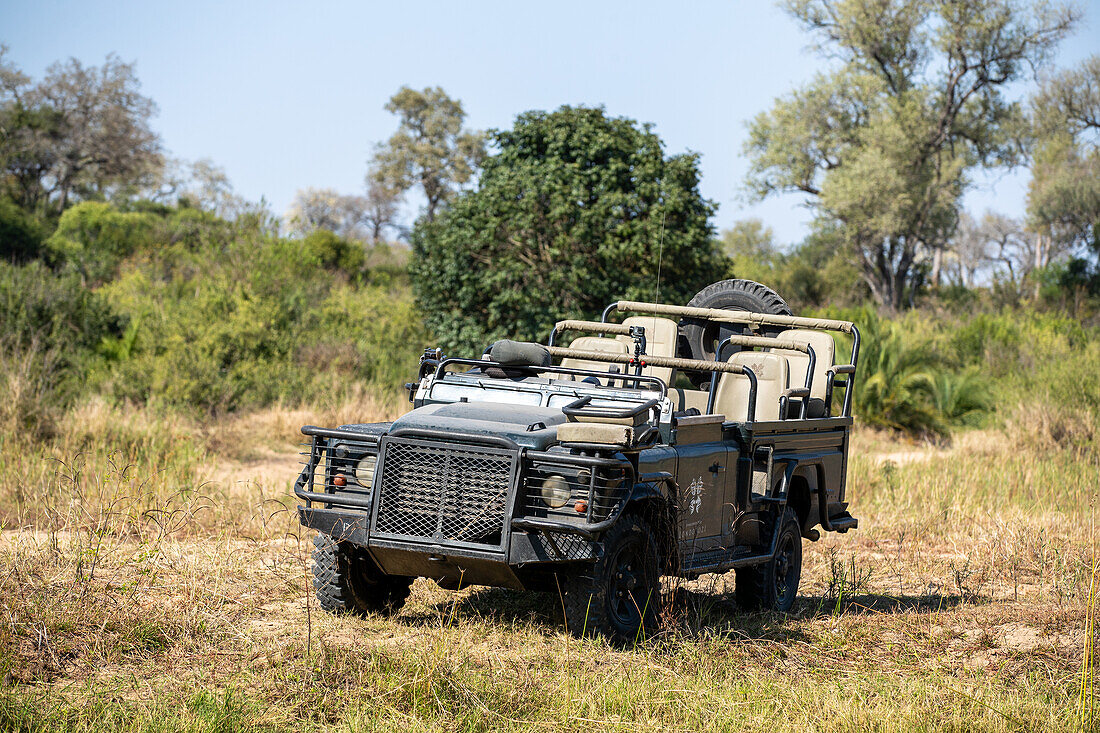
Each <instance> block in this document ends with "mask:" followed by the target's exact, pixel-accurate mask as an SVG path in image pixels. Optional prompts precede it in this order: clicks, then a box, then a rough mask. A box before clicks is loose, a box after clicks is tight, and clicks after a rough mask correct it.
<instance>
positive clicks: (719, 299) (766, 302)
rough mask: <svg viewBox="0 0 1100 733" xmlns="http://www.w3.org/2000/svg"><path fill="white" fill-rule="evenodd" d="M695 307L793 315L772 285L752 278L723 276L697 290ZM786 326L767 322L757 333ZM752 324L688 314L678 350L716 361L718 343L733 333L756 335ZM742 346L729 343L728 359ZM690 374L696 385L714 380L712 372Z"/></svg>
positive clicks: (692, 302)
mask: <svg viewBox="0 0 1100 733" xmlns="http://www.w3.org/2000/svg"><path fill="white" fill-rule="evenodd" d="M688 306H689V307H691V308H723V309H725V310H742V311H753V312H755V313H768V314H771V315H774V316H789V315H792V313H791V309H790V306H788V305H787V303H786V301H784V300H783V298H781V297H779V294H778V293H776V292H775V291H774V290H772V289H771V288H769V287H767V286H766V285H761V284H760V283H758V282H754V281H752V280H738V279H732V280H720V281H719V282H716V283H712V284H711V285H708V286H707V287H705V288H703V289H702V290H700V291H699V292H698V293H696V294H695V297H693V298H692V299H691V300H690V301H689V302H688ZM782 330H783V329H782V328H781V327H776V326H764V327H762V328H761V329H760V330H759V331H758V332H757V333H759V334H761V335H765V336H774V335H775V334H777V333H779V332H780V331H782ZM752 334H753V330H752V329H751V328H750V327H749V325H748V324H740V323H715V322H713V321H703V320H699V319H697V318H684V319H683V320H681V321H680V339H679V345H678V347H677V351H678V352H679V354H680V356H682V357H684V358H687V359H702V360H704V361H714V359H715V351H716V350H717V348H718V345H719V344H720V343H722V341H723V340H725V339H726V338H727V337H729V336H733V335H744V336H748V335H752ZM739 350H740V348H739V347H737V346H732V345H731V346H728V347H727V348H726V349H725V350H724V351H723V354H722V358H723V359H728V358H729V357H730V356H731V355H732V354H735V353H737V352H738V351H739ZM687 377H688V378H689V379H690V380H691V381H692V382H693V383H694V384H695V385H696V386H703V385H705V384H707V383H709V382H710V374H709V373H704V372H690V373H688V374H687Z"/></svg>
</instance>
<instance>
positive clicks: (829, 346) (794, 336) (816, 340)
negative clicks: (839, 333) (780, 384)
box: [770, 328, 836, 400]
mask: <svg viewBox="0 0 1100 733" xmlns="http://www.w3.org/2000/svg"><path fill="white" fill-rule="evenodd" d="M778 338H781V339H787V340H789V341H797V342H799V343H804V344H808V345H809V346H810V348H812V349H813V350H814V358H815V359H816V363H815V364H814V374H813V380H812V381H811V382H810V396H811V397H814V398H816V399H819V400H823V399H825V388H826V386H827V384H826V383H827V382H828V375H827V374H826V372H828V371H829V368H830V367H832V366H833V363H834V362H833V359H834V358H835V356H836V342H835V341H833V337H832V336H831V335H830V334H829V332H828V331H815V330H812V329H808V328H793V329H791V330H789V331H783V332H782V333H781V334H779V336H778ZM770 352H771V353H773V354H780V355H782V356H784V357H786V359H787V364H788V365H789V375H790V377H789V378H790V382H789V384H788V385H787V386H788V387H805V386H806V370H807V369H808V368H809V366H810V356H809V354H806V353H803V352H801V351H789V350H787V349H771V350H770Z"/></svg>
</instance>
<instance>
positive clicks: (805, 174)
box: [746, 0, 1077, 309]
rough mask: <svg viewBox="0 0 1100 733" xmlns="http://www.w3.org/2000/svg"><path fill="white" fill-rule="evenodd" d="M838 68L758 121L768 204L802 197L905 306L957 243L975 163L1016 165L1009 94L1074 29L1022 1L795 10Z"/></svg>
mask: <svg viewBox="0 0 1100 733" xmlns="http://www.w3.org/2000/svg"><path fill="white" fill-rule="evenodd" d="M785 5H786V7H787V10H788V11H789V12H790V13H791V15H793V16H794V17H795V19H796V20H798V21H799V22H800V23H801V24H802V25H803V26H804V27H805V28H806V29H807V30H810V31H812V32H814V33H815V34H816V35H817V37H818V38H819V39H820V45H819V50H820V51H821V52H822V54H823V55H825V56H826V57H831V58H833V59H835V60H836V61H837V62H839V63H838V65H836V66H835V67H834V68H833V70H831V71H828V72H824V73H821V74H819V75H818V76H817V78H816V79H814V81H812V82H811V83H810V84H809V85H807V86H806V87H804V88H802V89H799V90H797V91H795V92H794V93H792V94H789V95H787V96H785V97H781V98H779V99H778V100H776V103H775V105H774V106H773V107H772V109H771V110H769V111H767V112H764V113H761V114H760V115H759V116H757V117H756V119H755V120H754V121H753V123H752V126H751V130H750V137H749V140H748V142H747V143H746V152H747V154H748V155H749V157H750V159H751V164H752V167H751V170H750V174H749V187H750V189H751V190H752V191H753V192H754V193H755V194H756V195H758V196H760V197H764V196H768V195H770V194H772V193H776V192H801V193H804V194H807V195H809V196H810V197H811V200H812V202H813V204H814V206H815V208H816V210H817V213H818V216H819V217H820V218H821V219H824V220H826V221H828V222H833V223H835V224H837V225H838V226H839V229H840V231H841V232H842V234H843V238H844V240H845V241H846V242H847V243H848V244H849V245H850V246H851V247H852V250H853V252H854V254H855V256H856V258H857V262H858V263H859V267H860V270H861V272H862V275H863V278H864V280H865V281H866V283H867V285H868V286H869V287H870V289H871V291H872V293H873V294H874V296H875V297H876V299H878V300H879V301H880V302H881V303H883V304H885V305H886V306H888V307H891V308H894V309H897V308H900V307H901V306H902V305H903V304H904V303H905V302H906V300H907V299H909V298H911V296H912V294H913V291H914V289H915V286H916V285H918V284H919V282H920V279H921V277H922V275H923V270H924V268H925V267H926V265H927V260H928V259H929V257H930V255H931V254H932V253H934V252H935V251H936V250H938V249H940V248H942V247H943V246H944V245H945V244H946V242H947V240H948V238H949V237H950V235H951V234H952V232H953V230H954V228H955V225H956V222H957V218H958V211H959V207H960V199H961V196H962V194H963V192H964V190H965V187H966V185H967V181H968V179H967V173H968V171H969V170H971V169H972V168H974V167H976V166H990V165H1002V164H1010V163H1014V162H1015V161H1016V157H1017V152H1018V146H1017V145H1016V140H1017V134H1016V133H1017V132H1019V131H1020V129H1021V126H1022V119H1023V115H1022V112H1021V109H1020V105H1019V103H1018V102H1016V101H1013V100H1011V99H1009V98H1008V97H1006V95H1005V91H1004V90H1005V86H1006V85H1007V84H1009V83H1010V82H1012V81H1014V80H1016V79H1019V78H1020V76H1021V74H1022V73H1023V72H1024V70H1025V69H1027V68H1029V67H1030V66H1031V65H1033V64H1037V63H1040V62H1042V61H1044V60H1045V59H1046V58H1047V56H1048V55H1049V54H1050V52H1051V51H1052V49H1053V48H1054V47H1055V45H1056V44H1057V43H1058V41H1059V40H1060V39H1061V38H1062V37H1063V36H1064V35H1065V34H1066V33H1067V32H1068V31H1069V30H1070V29H1071V28H1072V27H1073V25H1074V23H1075V22H1076V18H1077V15H1076V13H1075V12H1074V11H1072V10H1070V9H1069V8H1067V7H1065V6H1060V5H1055V6H1051V5H1048V4H1046V3H1029V4H1026V5H1025V4H1020V3H1018V2H1015V1H1014V0H963V1H962V2H947V1H946V0H900V1H899V2H881V1H880V0H788V2H786V3H785Z"/></svg>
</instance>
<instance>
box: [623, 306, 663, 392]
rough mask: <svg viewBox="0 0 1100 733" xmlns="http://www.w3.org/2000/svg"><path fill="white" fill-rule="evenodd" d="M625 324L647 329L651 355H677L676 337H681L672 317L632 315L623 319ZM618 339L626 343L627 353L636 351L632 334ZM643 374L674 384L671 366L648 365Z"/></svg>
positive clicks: (648, 351)
mask: <svg viewBox="0 0 1100 733" xmlns="http://www.w3.org/2000/svg"><path fill="white" fill-rule="evenodd" d="M623 325H624V326H641V327H642V328H644V329H645V353H646V354H648V355H649V356H669V357H673V356H676V339H677V338H678V337H679V328H678V326H677V325H676V321H674V320H672V319H671V318H660V317H658V316H631V317H630V318H626V319H624V320H623ZM615 338H616V339H617V340H618V341H621V342H622V343H624V344H626V347H627V353H629V354H633V353H634V339H632V338H631V337H630V336H616V337H615ZM642 374H644V375H645V376H647V377H657V378H658V379H661V380H663V381H664V383H665V384H672V369H671V368H669V367H652V366H647V367H645V368H644V369H642Z"/></svg>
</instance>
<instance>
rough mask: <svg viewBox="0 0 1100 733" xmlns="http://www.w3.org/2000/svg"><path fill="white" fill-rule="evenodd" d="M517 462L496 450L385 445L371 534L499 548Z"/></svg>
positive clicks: (403, 442) (402, 441)
mask: <svg viewBox="0 0 1100 733" xmlns="http://www.w3.org/2000/svg"><path fill="white" fill-rule="evenodd" d="M517 460H518V453H517V452H515V451H508V450H503V449H498V448H483V447H480V446H467V445H455V444H449V443H442V442H438V441H430V440H415V439H409V438H389V439H386V440H385V441H384V442H383V447H382V458H381V462H382V463H381V468H380V470H379V478H378V481H377V483H378V491H379V495H378V513H377V516H376V520H375V526H374V529H373V530H372V534H381V535H389V536H391V537H408V538H417V539H428V540H432V541H434V542H437V543H448V542H450V543H468V544H475V545H483V546H484V545H488V546H495V547H499V546H501V545H502V543H503V531H504V523H505V520H506V518H507V517H506V514H507V507H508V495H509V490H510V489H511V487H512V483H513V481H514V477H515V472H516V462H517Z"/></svg>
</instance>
